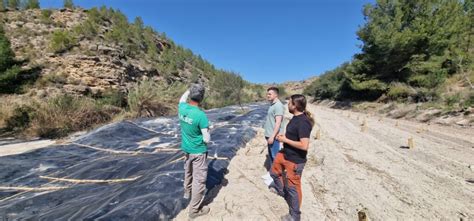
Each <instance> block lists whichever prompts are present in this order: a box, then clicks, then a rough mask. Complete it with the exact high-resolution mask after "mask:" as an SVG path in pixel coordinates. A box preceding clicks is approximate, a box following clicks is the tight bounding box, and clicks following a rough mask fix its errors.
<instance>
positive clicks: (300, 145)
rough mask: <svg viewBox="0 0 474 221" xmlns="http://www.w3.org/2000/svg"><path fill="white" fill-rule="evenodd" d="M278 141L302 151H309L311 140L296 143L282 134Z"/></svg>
mask: <svg viewBox="0 0 474 221" xmlns="http://www.w3.org/2000/svg"><path fill="white" fill-rule="evenodd" d="M277 140H278V141H280V142H283V143H286V144H288V145H290V146H292V147H294V148H297V149H300V150H305V151H307V150H308V147H309V138H301V139H300V141H294V140H290V139H288V138H286V137H285V135H283V134H280V135H278V137H277Z"/></svg>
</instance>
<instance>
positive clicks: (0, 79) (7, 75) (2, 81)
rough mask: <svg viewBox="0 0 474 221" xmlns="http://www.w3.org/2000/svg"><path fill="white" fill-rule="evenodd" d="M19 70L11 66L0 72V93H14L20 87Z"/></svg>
mask: <svg viewBox="0 0 474 221" xmlns="http://www.w3.org/2000/svg"><path fill="white" fill-rule="evenodd" d="M20 73H21V69H20V67H18V66H13V67H12V68H10V69H7V70H6V71H5V72H3V73H1V72H0V93H14V92H16V90H17V89H18V87H19V86H20V85H21V82H22V79H20V78H19V76H20Z"/></svg>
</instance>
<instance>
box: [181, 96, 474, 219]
mask: <svg viewBox="0 0 474 221" xmlns="http://www.w3.org/2000/svg"><path fill="white" fill-rule="evenodd" d="M310 111H311V112H313V114H314V115H315V119H316V121H317V125H315V127H314V128H313V135H314V134H315V133H316V132H317V131H318V130H320V131H321V139H319V140H316V139H314V138H312V139H311V144H310V150H309V154H308V163H307V165H306V167H305V170H304V172H303V204H302V219H303V220H356V219H357V217H358V211H361V210H362V211H364V212H365V213H366V214H367V216H368V217H369V219H371V220H420V219H422V220H432V219H437V220H438V219H448V220H460V219H463V220H474V130H473V129H472V128H467V129H462V128H454V127H443V126H439V125H427V124H421V123H416V122H410V121H403V120H393V119H388V118H381V117H378V116H368V115H365V114H360V113H355V112H350V111H340V110H334V109H329V108H326V107H322V106H314V105H312V106H311V107H310ZM364 120H365V121H366V123H367V128H366V130H365V131H362V130H361V129H362V127H361V123H362V122H364ZM262 137H263V132H262V130H259V134H258V135H257V137H256V138H254V139H253V140H252V141H251V142H249V143H248V144H247V146H246V147H245V148H243V149H241V150H239V152H238V155H237V156H236V157H234V158H233V159H232V161H231V164H230V166H229V173H228V174H227V175H226V177H225V178H226V179H227V182H225V185H223V186H222V187H221V188H217V189H216V190H214V194H217V196H216V197H215V198H214V199H212V202H211V203H210V204H209V206H210V208H211V212H210V214H209V215H207V216H205V217H202V218H199V219H196V220H279V219H280V217H281V216H283V215H285V214H286V213H287V211H288V207H287V205H286V203H285V202H284V200H283V199H282V198H280V197H278V196H276V195H274V194H272V193H270V192H269V191H268V190H267V187H266V185H265V184H264V182H263V180H262V179H261V176H262V175H263V174H265V172H266V170H265V167H264V162H265V159H266V148H265V142H264V140H263V138H262ZM410 137H411V138H413V141H414V148H413V149H408V148H406V146H407V145H408V138H410ZM471 165H472V166H471ZM470 166H471V167H470ZM186 215H187V211H186V210H184V211H183V212H181V213H180V214H179V215H178V216H177V218H176V220H187V216H186Z"/></svg>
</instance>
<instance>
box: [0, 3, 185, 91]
mask: <svg viewBox="0 0 474 221" xmlns="http://www.w3.org/2000/svg"><path fill="white" fill-rule="evenodd" d="M48 14H50V15H49V16H48ZM1 16H2V18H1V19H2V20H3V23H4V24H3V25H4V29H5V33H6V35H7V37H8V38H9V39H10V41H11V47H12V49H13V51H14V52H15V55H16V59H17V60H19V61H22V68H23V69H28V68H36V69H35V70H37V71H35V73H34V74H35V75H36V77H38V80H37V82H36V83H35V84H34V85H33V87H31V88H29V89H28V92H27V93H28V94H29V95H37V96H40V97H44V96H49V95H52V94H55V93H73V94H92V95H95V94H99V93H101V92H103V91H104V90H107V89H109V88H112V89H118V90H126V88H127V86H129V84H130V83H132V82H136V81H137V80H140V79H143V78H155V79H157V80H165V79H164V77H163V73H159V71H158V70H157V69H156V68H155V65H156V64H155V63H154V62H153V61H151V60H150V59H146V56H130V55H127V54H126V53H125V52H124V50H123V46H122V45H119V44H115V43H110V42H108V41H106V40H105V37H104V35H105V34H106V33H107V32H110V31H111V26H110V25H111V23H106V24H109V25H104V26H100V27H98V32H97V36H96V37H95V38H93V39H89V38H84V37H77V39H76V41H75V43H74V45H72V46H71V47H70V48H68V50H67V51H64V52H61V53H55V52H52V50H51V48H50V44H51V35H52V33H53V32H55V31H57V30H61V31H67V32H74V28H75V27H77V26H78V25H80V24H81V23H83V22H85V21H86V20H87V18H88V13H87V11H86V10H84V9H75V10H50V11H49V10H40V9H35V10H26V11H7V12H2V13H1ZM153 41H154V43H155V45H156V48H157V52H158V54H159V53H161V52H162V51H163V50H164V49H165V48H167V47H169V46H170V44H169V43H168V41H167V40H166V39H162V38H160V36H155V38H154V39H153ZM143 53H144V52H143ZM189 77H190V73H189V71H188V70H187V69H186V68H182V69H181V70H179V72H178V73H177V74H175V75H172V76H171V77H168V78H167V80H168V81H183V82H184V81H187V80H188V79H189Z"/></svg>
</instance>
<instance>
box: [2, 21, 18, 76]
mask: <svg viewBox="0 0 474 221" xmlns="http://www.w3.org/2000/svg"><path fill="white" fill-rule="evenodd" d="M14 57H15V54H14V53H13V51H12V49H11V47H10V41H9V40H8V38H7V37H6V36H5V32H4V31H3V27H2V26H0V73H2V72H4V71H5V70H6V69H8V68H10V67H11V66H12V65H13V63H14Z"/></svg>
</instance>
